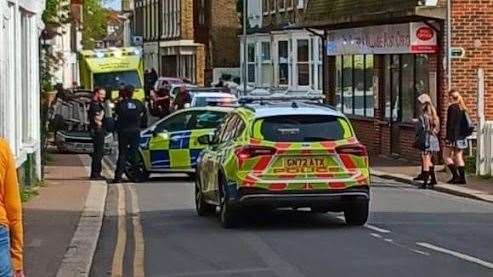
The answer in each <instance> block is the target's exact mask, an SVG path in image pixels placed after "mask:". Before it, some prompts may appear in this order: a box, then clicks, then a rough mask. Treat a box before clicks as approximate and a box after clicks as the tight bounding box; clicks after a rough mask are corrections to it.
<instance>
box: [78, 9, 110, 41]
mask: <svg viewBox="0 0 493 277" xmlns="http://www.w3.org/2000/svg"><path fill="white" fill-rule="evenodd" d="M83 25H84V27H83V31H82V45H83V47H84V49H93V48H94V47H95V45H96V41H98V40H102V39H104V38H105V37H106V27H107V19H106V10H105V9H104V8H103V6H102V1H101V0H85V1H84V15H83Z"/></svg>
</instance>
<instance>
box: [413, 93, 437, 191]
mask: <svg viewBox="0 0 493 277" xmlns="http://www.w3.org/2000/svg"><path fill="white" fill-rule="evenodd" d="M418 102H419V103H420V104H421V106H422V109H421V115H420V116H419V118H418V122H417V124H416V142H415V144H416V147H417V148H418V149H419V150H420V151H421V174H420V176H418V177H420V178H415V179H421V180H423V184H422V185H421V188H422V189H426V188H427V187H428V186H430V188H433V186H434V185H436V184H437V180H436V175H435V166H434V163H433V157H434V156H435V155H436V154H437V153H439V152H440V143H439V141H438V132H439V130H440V119H439V117H438V114H437V111H436V109H435V107H434V106H433V104H432V101H431V98H430V96H429V95H428V94H422V95H420V97H418Z"/></svg>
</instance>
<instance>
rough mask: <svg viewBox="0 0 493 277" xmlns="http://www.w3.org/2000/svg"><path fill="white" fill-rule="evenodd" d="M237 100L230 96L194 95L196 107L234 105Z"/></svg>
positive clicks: (236, 103)
mask: <svg viewBox="0 0 493 277" xmlns="http://www.w3.org/2000/svg"><path fill="white" fill-rule="evenodd" d="M237 105H238V101H237V100H236V99H235V98H232V97H196V99H195V106H196V107H206V106H217V107H235V106H237Z"/></svg>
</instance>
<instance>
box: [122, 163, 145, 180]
mask: <svg viewBox="0 0 493 277" xmlns="http://www.w3.org/2000/svg"><path fill="white" fill-rule="evenodd" d="M125 175H127V178H128V179H129V180H130V181H132V182H134V183H142V182H146V181H147V180H149V176H150V173H149V171H147V170H145V168H144V167H142V166H133V167H131V166H128V167H127V168H126V169H125Z"/></svg>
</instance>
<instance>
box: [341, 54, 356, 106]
mask: <svg viewBox="0 0 493 277" xmlns="http://www.w3.org/2000/svg"><path fill="white" fill-rule="evenodd" d="M342 111H343V112H344V113H347V114H352V113H353V56H343V57H342Z"/></svg>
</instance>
